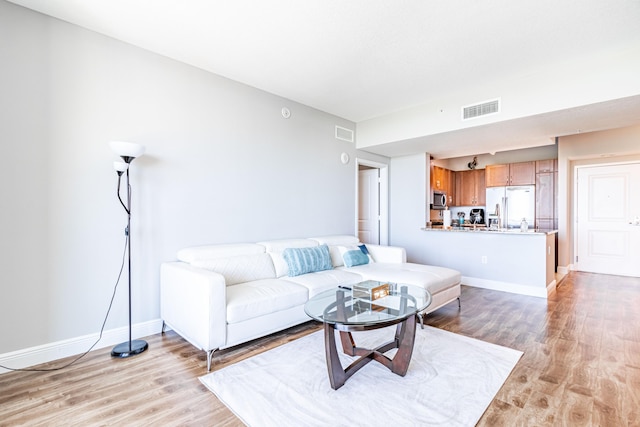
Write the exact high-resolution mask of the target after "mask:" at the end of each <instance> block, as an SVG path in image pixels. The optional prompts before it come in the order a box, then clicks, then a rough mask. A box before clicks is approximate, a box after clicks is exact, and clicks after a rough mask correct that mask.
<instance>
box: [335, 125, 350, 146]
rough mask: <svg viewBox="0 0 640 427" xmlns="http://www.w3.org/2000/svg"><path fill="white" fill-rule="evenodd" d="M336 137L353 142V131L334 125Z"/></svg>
mask: <svg viewBox="0 0 640 427" xmlns="http://www.w3.org/2000/svg"><path fill="white" fill-rule="evenodd" d="M336 139H339V140H342V141H347V142H353V131H352V130H351V129H347V128H343V127H341V126H338V125H336Z"/></svg>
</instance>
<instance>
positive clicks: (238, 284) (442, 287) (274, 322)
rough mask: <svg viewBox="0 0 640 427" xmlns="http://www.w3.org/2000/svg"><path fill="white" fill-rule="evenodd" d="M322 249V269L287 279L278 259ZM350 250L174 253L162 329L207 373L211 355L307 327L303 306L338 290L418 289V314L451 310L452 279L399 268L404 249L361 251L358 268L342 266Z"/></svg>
mask: <svg viewBox="0 0 640 427" xmlns="http://www.w3.org/2000/svg"><path fill="white" fill-rule="evenodd" d="M323 245H326V246H327V248H328V252H329V257H330V265H328V266H325V267H323V268H329V269H326V270H322V271H314V272H309V273H306V274H300V275H295V276H293V274H295V273H296V272H294V273H293V274H291V273H290V272H289V267H288V263H287V259H288V260H289V261H290V262H291V258H290V257H289V258H287V259H285V256H284V254H285V253H286V254H288V255H291V254H292V253H301V252H302V253H304V251H314V252H320V253H323V254H324V253H326V250H327V248H325V247H324V246H323ZM357 245H361V243H360V242H358V239H357V238H356V237H354V236H342V235H341V236H327V237H317V238H305V239H287V240H273V241H266V242H258V243H242V244H228V245H211V246H198V247H191V248H186V249H182V250H180V251H179V252H178V254H177V258H178V261H173V262H166V263H163V264H162V265H161V271H160V282H161V283H160V296H161V317H162V320H163V330H164V328H165V326H167V325H168V326H169V327H171V328H172V329H173V330H174V331H175V332H177V333H178V334H179V335H181V336H182V337H184V338H185V339H186V340H187V341H189V342H190V343H191V344H193V345H194V346H196V347H197V348H199V349H202V350H204V351H206V352H207V370H210V369H211V359H212V356H213V353H214V351H215V350H218V349H223V348H227V347H231V346H234V345H237V344H241V343H244V342H247V341H250V340H252V339H255V338H258V337H261V336H264V335H267V334H270V333H273V332H276V331H280V330H283V329H286V328H288V327H291V326H294V325H297V324H299V323H303V322H306V321H309V320H310V318H309V317H308V316H307V315H306V314H305V312H304V305H305V303H306V302H307V300H308V299H309V298H311V297H313V296H314V295H316V294H318V293H320V292H323V291H325V290H328V289H332V288H336V287H337V286H339V285H352V284H354V283H358V282H361V281H363V280H379V281H389V282H394V283H407V284H413V285H421V286H424V287H425V288H426V289H428V290H429V291H430V293H431V295H432V303H431V305H430V306H429V307H428V309H427V310H426V311H425V313H429V312H431V311H434V310H436V309H438V308H440V307H442V306H443V305H445V304H447V303H450V302H452V301H455V300H456V299H458V303H459V296H460V278H461V276H460V273H459V272H457V271H455V270H451V269H448V268H443V267H435V266H428V265H422V264H413V263H407V262H406V252H405V250H404V248H400V247H391V246H378V245H369V244H367V245H365V247H366V249H367V250H368V253H369V261H368V262H367V263H366V264H363V265H356V266H351V267H347V266H345V265H344V262H343V256H342V252H344V251H345V250H347V249H353V248H354V247H356V246H357ZM296 251H297V252H296ZM325 258H326V257H325ZM292 268H294V269H295V268H297V267H292ZM290 274H291V275H290Z"/></svg>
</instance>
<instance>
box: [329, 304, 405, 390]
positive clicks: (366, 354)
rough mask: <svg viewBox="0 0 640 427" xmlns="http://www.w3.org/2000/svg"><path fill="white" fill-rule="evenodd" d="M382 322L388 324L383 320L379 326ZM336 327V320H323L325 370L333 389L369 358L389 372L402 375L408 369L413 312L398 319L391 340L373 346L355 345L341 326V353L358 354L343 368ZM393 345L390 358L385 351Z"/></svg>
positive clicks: (367, 361)
mask: <svg viewBox="0 0 640 427" xmlns="http://www.w3.org/2000/svg"><path fill="white" fill-rule="evenodd" d="M385 326H389V325H388V324H385V325H381V326H379V327H385ZM369 329H378V328H368V329H367V330H369ZM335 330H336V325H335V324H329V323H325V324H324V346H325V354H326V358H327V370H328V371H329V381H330V382H331V388H333V389H334V390H337V389H339V388H340V387H342V386H343V385H344V383H345V382H346V381H347V379H349V378H350V377H351V376H352V375H353V374H355V373H356V372H358V370H360V368H362V367H363V366H365V365H366V364H367V363H369V362H371V361H372V360H375V361H376V362H379V363H382V364H383V365H384V366H386V367H387V368H389V369H390V370H391V372H393V373H395V374H398V375H400V376H401V377H404V376H405V374H406V373H407V369H409V362H410V361H411V354H412V353H413V344H414V342H415V338H416V316H415V315H413V316H409V317H407V318H406V319H404V320H402V321H400V322H399V323H398V326H397V328H396V334H395V337H394V339H393V341H390V342H388V343H386V344H383V345H381V346H379V347H377V348H375V349H373V350H370V349H366V348H361V347H357V346H356V344H355V342H354V340H353V336H352V335H351V332H349V331H342V330H340V331H339V333H340V340H341V342H342V349H343V351H344V353H345V354H347V355H349V356H360V357H359V358H358V359H356V360H355V361H354V362H353V363H352V364H351V365H349V366H348V367H347V368H346V369H343V368H342V364H341V363H340V358H339V357H338V348H337V345H336V337H335ZM393 348H397V349H398V351H397V352H396V354H395V356H394V357H393V359H390V358H389V357H387V356H385V355H384V353H386V352H387V351H389V350H391V349H393Z"/></svg>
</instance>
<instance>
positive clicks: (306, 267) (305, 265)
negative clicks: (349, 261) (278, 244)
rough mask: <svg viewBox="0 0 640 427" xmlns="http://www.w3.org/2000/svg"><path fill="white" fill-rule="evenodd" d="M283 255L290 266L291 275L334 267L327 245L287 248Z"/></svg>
mask: <svg viewBox="0 0 640 427" xmlns="http://www.w3.org/2000/svg"><path fill="white" fill-rule="evenodd" d="M282 256H283V258H284V260H285V261H286V262H287V267H289V277H294V276H300V275H301V274H307V273H313V272H315V271H323V270H331V269H332V268H333V265H331V255H329V247H328V246H327V245H320V246H314V247H311V248H287V249H285V250H284V252H283V253H282Z"/></svg>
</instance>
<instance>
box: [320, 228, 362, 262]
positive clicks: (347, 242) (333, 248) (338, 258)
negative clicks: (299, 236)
mask: <svg viewBox="0 0 640 427" xmlns="http://www.w3.org/2000/svg"><path fill="white" fill-rule="evenodd" d="M310 239H311V240H315V241H316V242H318V243H319V244H321V245H328V246H329V253H330V254H331V262H332V263H333V266H334V267H341V266H343V265H344V261H343V260H342V254H341V253H340V249H339V248H340V246H353V245H359V244H360V241H359V240H358V238H357V237H355V236H351V235H348V234H347V235H336V236H323V237H311V238H310Z"/></svg>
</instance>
